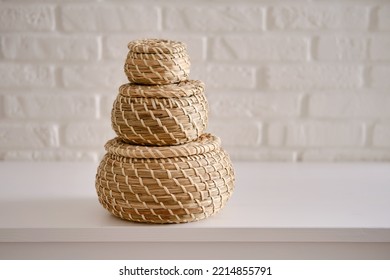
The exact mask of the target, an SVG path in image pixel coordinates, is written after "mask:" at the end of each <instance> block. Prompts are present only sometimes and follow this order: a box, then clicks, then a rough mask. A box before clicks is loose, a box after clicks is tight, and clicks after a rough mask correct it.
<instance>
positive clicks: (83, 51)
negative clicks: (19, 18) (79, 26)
mask: <svg viewBox="0 0 390 280" xmlns="http://www.w3.org/2000/svg"><path fill="white" fill-rule="evenodd" d="M2 47H3V54H4V57H5V58H7V59H12V60H45V61H46V60H66V61H72V60H73V61H74V60H82V61H87V60H96V59H97V58H98V49H99V46H98V39H97V38H96V37H92V36H83V37H80V36H73V35H71V36H57V35H54V36H53V35H48V34H45V35H8V36H3V37H2Z"/></svg>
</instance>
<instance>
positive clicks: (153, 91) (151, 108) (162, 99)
mask: <svg viewBox="0 0 390 280" xmlns="http://www.w3.org/2000/svg"><path fill="white" fill-rule="evenodd" d="M203 91H204V84H203V83H202V82H200V81H196V80H189V81H184V82H180V83H178V84H171V85H160V86H142V85H135V84H125V85H122V86H121V87H120V88H119V94H118V96H117V98H116V100H115V102H114V105H113V109H112V114H111V120H112V127H113V129H114V130H115V132H116V134H117V135H118V136H119V137H121V138H122V139H123V141H125V142H127V143H130V144H136V145H154V146H164V145H178V144H183V143H186V142H189V141H193V140H195V139H196V138H198V137H199V136H200V135H201V134H202V133H203V132H204V130H205V128H206V126H207V118H208V115H207V112H208V105H207V100H206V97H205V95H204V93H203Z"/></svg>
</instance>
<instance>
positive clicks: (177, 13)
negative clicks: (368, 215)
mask: <svg viewBox="0 0 390 280" xmlns="http://www.w3.org/2000/svg"><path fill="white" fill-rule="evenodd" d="M144 37H161V38H171V39H175V40H180V41H183V42H185V43H187V45H188V52H189V54H190V56H191V61H192V67H191V78H194V79H201V80H203V81H204V82H205V84H206V94H207V97H208V100H209V103H210V123H209V128H208V130H209V131H211V132H214V133H216V134H218V135H219V136H220V137H221V138H222V141H223V145H224V147H225V148H226V149H227V150H228V151H229V152H230V154H231V157H232V158H233V159H240V160H261V161H390V3H389V2H388V1H384V0H359V1H351V0H341V1H337V0H329V1H323V0H312V1H306V0H297V1H272V0H262V1H253V0H242V1H233V0H221V1H207V0H199V1H196V3H195V2H194V1H180V0H167V1H156V0H145V1H135V0H129V1H125V0H117V1H108V0H99V1H98V0H83V1H60V0H53V1H42V0H15V1H9V0H7V1H0V160H49V161H60V160H64V161H69V160H73V161H97V160H98V159H99V158H100V157H101V155H102V154H103V152H104V150H103V145H104V143H105V142H106V141H107V140H108V139H109V138H111V137H113V136H114V132H113V131H112V129H111V126H110V111H111V106H112V103H113V100H114V99H115V96H116V94H117V91H118V87H119V86H120V85H121V84H122V83H125V82H126V77H125V75H124V73H123V63H124V60H125V57H126V54H127V51H128V50H127V43H128V41H130V40H133V39H138V38H144Z"/></svg>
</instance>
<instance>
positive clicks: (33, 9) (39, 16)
mask: <svg viewBox="0 0 390 280" xmlns="http://www.w3.org/2000/svg"><path fill="white" fill-rule="evenodd" d="M54 26H55V19H54V9H53V7H52V6H49V5H45V4H40V5H34V4H23V5H9V4H3V3H2V4H1V6H0V30H2V31H26V32H28V31H44V30H52V29H54Z"/></svg>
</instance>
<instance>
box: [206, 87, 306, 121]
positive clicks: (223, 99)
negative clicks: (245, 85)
mask: <svg viewBox="0 0 390 280" xmlns="http://www.w3.org/2000/svg"><path fill="white" fill-rule="evenodd" d="M207 99H208V101H209V106H210V113H211V116H215V117H235V118H251V117H261V118H279V117H294V116H298V115H299V113H300V101H301V95H300V94H297V93H288V94H287V93H286V94H283V93H282V94H279V93H277V94H270V93H262V92H251V93H237V92H218V93H212V94H209V95H208V96H207Z"/></svg>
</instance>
